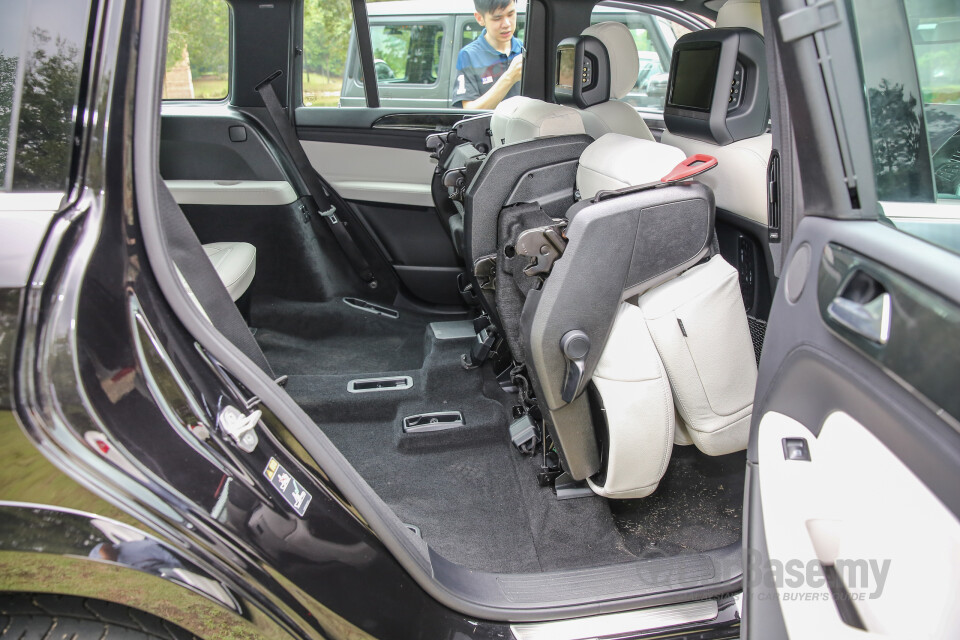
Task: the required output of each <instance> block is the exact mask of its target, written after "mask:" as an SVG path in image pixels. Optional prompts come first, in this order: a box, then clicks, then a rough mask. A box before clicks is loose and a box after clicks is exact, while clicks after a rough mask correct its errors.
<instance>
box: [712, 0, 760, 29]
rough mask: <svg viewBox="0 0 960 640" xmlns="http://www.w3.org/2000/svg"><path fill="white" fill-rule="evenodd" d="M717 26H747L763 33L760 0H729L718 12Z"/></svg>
mask: <svg viewBox="0 0 960 640" xmlns="http://www.w3.org/2000/svg"><path fill="white" fill-rule="evenodd" d="M717 27H718V28H720V27H747V28H748V29H753V30H754V31H756V32H757V33H759V34H760V35H763V17H762V16H761V15H760V0H727V1H726V2H725V3H724V4H723V6H722V7H720V10H719V11H718V12H717Z"/></svg>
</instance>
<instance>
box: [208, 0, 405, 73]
mask: <svg viewBox="0 0 960 640" xmlns="http://www.w3.org/2000/svg"><path fill="white" fill-rule="evenodd" d="M193 1H196V0H193ZM392 1H393V0H367V3H368V4H369V3H370V2H392ZM352 28H353V10H352V9H351V6H350V0H304V3H303V70H304V72H306V73H320V74H323V75H326V76H341V77H342V76H343V71H344V69H345V68H346V65H347V47H348V45H349V44H350V32H351V30H352ZM391 66H392V65H391Z"/></svg>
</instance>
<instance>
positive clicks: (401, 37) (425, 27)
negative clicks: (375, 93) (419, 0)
mask: <svg viewBox="0 0 960 640" xmlns="http://www.w3.org/2000/svg"><path fill="white" fill-rule="evenodd" d="M370 39H371V41H372V44H373V58H374V62H373V64H374V69H376V71H377V84H378V85H379V86H383V87H387V88H390V87H393V86H395V85H411V84H416V85H432V84H436V83H437V78H438V72H439V68H440V54H441V50H442V46H441V45H442V44H443V24H442V23H430V22H427V23H421V24H377V25H375V24H371V25H370ZM362 77H363V74H362V73H361V78H362Z"/></svg>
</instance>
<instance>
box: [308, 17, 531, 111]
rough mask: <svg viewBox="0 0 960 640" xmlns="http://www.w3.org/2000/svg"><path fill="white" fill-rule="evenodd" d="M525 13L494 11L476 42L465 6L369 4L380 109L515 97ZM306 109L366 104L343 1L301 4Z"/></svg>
mask: <svg viewBox="0 0 960 640" xmlns="http://www.w3.org/2000/svg"><path fill="white" fill-rule="evenodd" d="M525 8H526V2H525V1H524V2H513V1H510V0H508V1H507V2H505V4H504V6H503V7H501V8H496V9H495V10H494V11H493V12H492V13H490V14H489V15H487V16H486V17H485V18H484V20H483V23H484V25H485V26H487V27H493V28H492V29H488V30H487V32H488V33H487V35H484V36H483V37H484V40H483V41H479V39H480V38H481V37H482V34H484V26H481V24H480V23H479V22H477V21H476V20H474V5H473V2H472V1H470V0H457V1H455V2H452V1H451V0H420V1H418V2H410V1H408V0H367V1H366V10H367V16H368V21H369V27H370V41H371V47H372V50H373V58H374V60H373V64H374V69H375V71H376V74H377V93H378V96H379V100H380V105H381V106H383V107H398V108H404V107H412V108H449V107H461V106H464V104H466V103H471V107H470V108H474V109H488V108H489V109H492V108H493V107H494V106H496V103H497V102H499V101H500V100H502V99H504V98H506V97H509V96H512V95H517V94H519V92H520V86H521V85H520V79H521V74H522V64H520V62H522V60H520V61H517V60H516V58H520V57H521V54H522V52H523V45H522V44H521V43H522V38H523V24H524V22H523V17H524V11H525ZM465 47H467V48H468V49H467V50H466V53H465V52H464V51H465V49H464V48H465ZM458 62H461V63H463V64H459V65H458ZM464 64H465V65H466V68H463V69H461V68H459V67H462V66H463V65H464ZM511 64H513V67H511ZM504 76H505V77H504ZM484 96H486V97H485V98H484V99H482V100H481V98H482V97H484ZM303 104H304V106H312V107H320V106H323V107H363V106H366V97H365V93H364V78H363V69H362V65H361V62H360V52H359V45H358V42H357V36H356V30H355V27H354V22H353V19H352V15H351V4H350V2H348V1H347V0H305V3H304V19H303Z"/></svg>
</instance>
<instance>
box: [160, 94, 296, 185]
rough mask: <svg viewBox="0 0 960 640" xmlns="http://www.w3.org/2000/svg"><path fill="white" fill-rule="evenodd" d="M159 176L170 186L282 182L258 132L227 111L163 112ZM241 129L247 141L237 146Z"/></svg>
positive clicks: (191, 109)
mask: <svg viewBox="0 0 960 640" xmlns="http://www.w3.org/2000/svg"><path fill="white" fill-rule="evenodd" d="M164 111H165V113H164V114H163V117H162V119H161V128H160V175H162V176H163V177H164V178H165V179H166V180H284V179H286V178H285V176H284V173H283V171H282V170H281V169H280V163H279V162H278V161H277V159H276V158H275V157H274V155H273V153H271V151H270V150H269V147H268V146H267V143H266V142H265V141H264V137H263V135H262V133H261V132H260V130H259V128H258V127H257V126H255V125H254V124H253V123H252V122H251V121H249V120H247V119H246V118H244V117H243V116H242V115H241V114H240V113H239V112H230V111H228V110H227V109H226V108H218V107H214V108H211V107H209V106H206V105H197V106H196V107H181V106H177V107H176V108H172V109H164ZM237 127H241V128H242V129H243V131H244V132H245V133H246V140H243V141H234V140H232V139H231V135H232V136H233V137H234V138H236V137H239V136H238V134H239V130H238V129H237Z"/></svg>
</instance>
